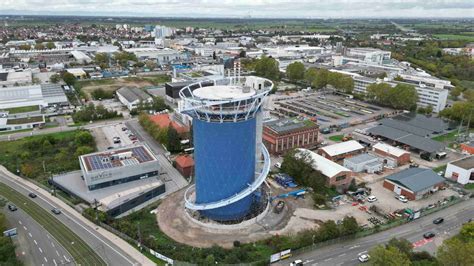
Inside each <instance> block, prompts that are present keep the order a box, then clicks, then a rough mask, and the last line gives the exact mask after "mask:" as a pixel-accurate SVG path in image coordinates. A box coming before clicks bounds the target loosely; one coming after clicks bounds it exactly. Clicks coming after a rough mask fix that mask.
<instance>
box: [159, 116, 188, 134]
mask: <svg viewBox="0 0 474 266" xmlns="http://www.w3.org/2000/svg"><path fill="white" fill-rule="evenodd" d="M150 119H151V121H153V123H155V124H157V125H158V126H159V127H160V128H164V127H169V126H170V124H171V126H172V127H173V128H174V129H176V131H177V132H178V134H183V133H187V132H189V128H188V127H185V126H182V125H180V124H178V123H176V122H175V121H172V120H171V119H170V116H169V114H157V115H150Z"/></svg>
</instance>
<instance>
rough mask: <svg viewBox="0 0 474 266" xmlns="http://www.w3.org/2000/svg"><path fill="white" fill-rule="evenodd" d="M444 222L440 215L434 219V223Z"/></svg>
mask: <svg viewBox="0 0 474 266" xmlns="http://www.w3.org/2000/svg"><path fill="white" fill-rule="evenodd" d="M442 222H444V219H443V218H442V217H439V218H436V219H434V220H433V223H434V224H440V223H442Z"/></svg>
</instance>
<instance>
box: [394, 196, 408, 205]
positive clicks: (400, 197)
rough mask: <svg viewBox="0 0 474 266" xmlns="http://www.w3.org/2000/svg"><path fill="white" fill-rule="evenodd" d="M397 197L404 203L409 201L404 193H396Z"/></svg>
mask: <svg viewBox="0 0 474 266" xmlns="http://www.w3.org/2000/svg"><path fill="white" fill-rule="evenodd" d="M395 198H396V199H397V200H399V201H401V202H403V203H407V202H408V199H407V198H406V197H405V196H403V195H396V196H395Z"/></svg>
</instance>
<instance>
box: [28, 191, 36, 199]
mask: <svg viewBox="0 0 474 266" xmlns="http://www.w3.org/2000/svg"><path fill="white" fill-rule="evenodd" d="M28 196H29V197H30V198H32V199H34V198H36V194H35V193H33V192H30V193H28Z"/></svg>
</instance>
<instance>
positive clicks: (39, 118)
mask: <svg viewBox="0 0 474 266" xmlns="http://www.w3.org/2000/svg"><path fill="white" fill-rule="evenodd" d="M38 122H44V119H43V116H33V117H24V118H15V119H8V120H7V125H20V124H26V123H38Z"/></svg>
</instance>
